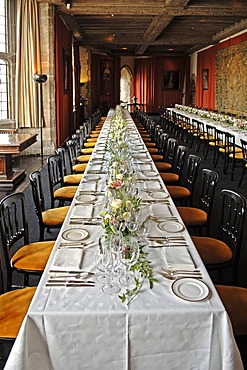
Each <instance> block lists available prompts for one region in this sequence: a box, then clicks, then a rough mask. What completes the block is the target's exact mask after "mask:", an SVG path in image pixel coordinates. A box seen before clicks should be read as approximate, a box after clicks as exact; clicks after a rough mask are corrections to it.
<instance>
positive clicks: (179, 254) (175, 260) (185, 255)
mask: <svg viewBox="0 0 247 370" xmlns="http://www.w3.org/2000/svg"><path fill="white" fill-rule="evenodd" d="M163 252H164V255H165V259H166V263H167V267H168V268H169V269H174V270H188V271H193V270H195V264H194V262H193V261H192V258H191V255H190V253H189V251H188V248H186V247H176V248H169V247H167V248H163Z"/></svg>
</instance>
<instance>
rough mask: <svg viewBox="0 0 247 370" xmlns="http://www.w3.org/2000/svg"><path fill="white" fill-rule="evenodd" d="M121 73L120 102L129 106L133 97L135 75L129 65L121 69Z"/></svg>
mask: <svg viewBox="0 0 247 370" xmlns="http://www.w3.org/2000/svg"><path fill="white" fill-rule="evenodd" d="M120 73H121V77H120V101H121V102H122V105H124V104H125V103H126V105H127V103H130V102H131V98H132V96H133V73H132V71H131V69H130V68H129V67H128V66H127V65H125V66H123V67H122V68H121V71H120Z"/></svg>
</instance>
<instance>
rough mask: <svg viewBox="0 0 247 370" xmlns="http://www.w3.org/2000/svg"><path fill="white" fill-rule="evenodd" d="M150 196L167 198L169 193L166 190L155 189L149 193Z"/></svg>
mask: <svg viewBox="0 0 247 370" xmlns="http://www.w3.org/2000/svg"><path fill="white" fill-rule="evenodd" d="M149 196H150V197H151V198H153V199H165V198H168V197H169V194H167V193H165V192H164V191H153V192H152V193H149Z"/></svg>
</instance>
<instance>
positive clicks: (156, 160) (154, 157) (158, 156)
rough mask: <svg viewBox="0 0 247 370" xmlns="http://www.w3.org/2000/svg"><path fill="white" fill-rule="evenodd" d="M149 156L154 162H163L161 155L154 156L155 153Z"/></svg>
mask: <svg viewBox="0 0 247 370" xmlns="http://www.w3.org/2000/svg"><path fill="white" fill-rule="evenodd" d="M150 154H151V157H152V159H153V161H154V162H162V161H163V160H164V156H163V155H161V154H155V153H154V154H153V153H150Z"/></svg>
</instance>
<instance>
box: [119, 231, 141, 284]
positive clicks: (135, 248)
mask: <svg viewBox="0 0 247 370" xmlns="http://www.w3.org/2000/svg"><path fill="white" fill-rule="evenodd" d="M139 253H140V251H139V244H138V239H137V238H136V237H134V236H126V237H124V244H123V248H122V251H121V259H120V261H121V263H122V264H123V265H124V266H125V273H124V274H123V275H122V276H121V277H120V278H119V281H120V283H121V284H122V285H125V286H128V285H131V284H133V283H134V278H133V274H131V272H130V268H131V266H133V265H134V264H135V263H136V262H137V261H138V258H139Z"/></svg>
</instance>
